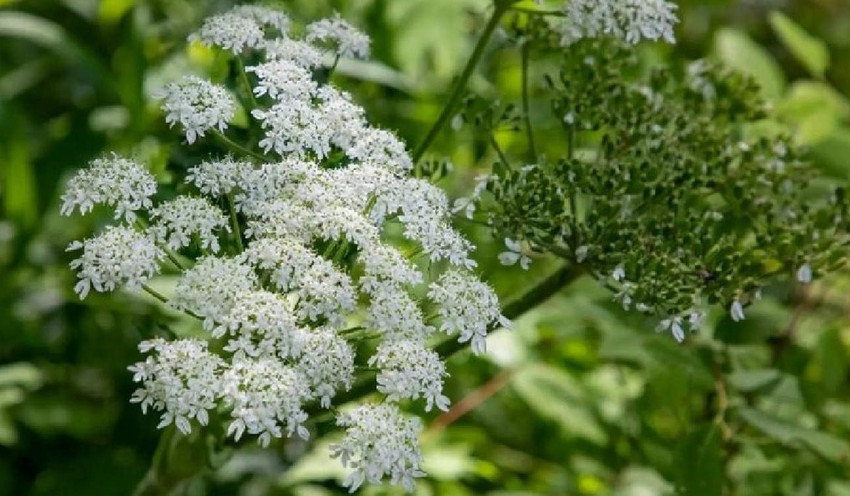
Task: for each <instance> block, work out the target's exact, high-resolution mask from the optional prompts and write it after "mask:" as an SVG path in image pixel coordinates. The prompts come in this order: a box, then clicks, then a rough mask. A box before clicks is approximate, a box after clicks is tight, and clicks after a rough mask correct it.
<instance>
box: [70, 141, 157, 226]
mask: <svg viewBox="0 0 850 496" xmlns="http://www.w3.org/2000/svg"><path fill="white" fill-rule="evenodd" d="M155 193H156V179H154V177H153V175H152V174H151V173H150V172H148V170H147V168H145V167H144V166H143V165H141V164H139V163H137V162H135V161H133V160H129V159H126V158H123V157H121V156H119V155H116V154H112V155H110V156H107V157H102V158H97V159H94V160H92V161H91V162H90V163H89V166H88V167H87V168H85V169H82V170H80V171H79V172H77V174H76V175H75V176H74V177H73V178H71V180H70V181H68V184H67V185H66V187H65V193H64V194H63V195H62V209H61V212H62V215H71V214H72V213H73V212H74V209H76V208H79V209H80V213H81V214H87V213H88V212H91V210H92V208H94V206H95V205H109V206H111V207H115V218H116V219H118V218H121V217H124V220H126V221H127V222H134V221H135V220H136V211H138V210H142V209H147V208H150V207H151V206H152V205H153V203H152V202H151V199H150V197H151V196H153V195H154V194H155Z"/></svg>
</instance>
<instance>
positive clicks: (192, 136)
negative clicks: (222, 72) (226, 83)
mask: <svg viewBox="0 0 850 496" xmlns="http://www.w3.org/2000/svg"><path fill="white" fill-rule="evenodd" d="M155 96H156V97H157V98H159V99H162V100H163V103H162V110H163V112H165V122H167V123H168V124H169V125H170V126H173V125H174V124H180V125H181V126H183V129H184V130H185V132H186V141H187V142H189V144H192V143H194V142H195V140H196V139H197V138H198V136H204V133H205V132H206V131H208V130H210V129H217V130H218V131H224V130H225V129H226V128H227V124H228V123H229V122H230V120H231V119H232V118H233V114H234V112H235V110H236V107H235V105H234V104H233V100H232V99H231V98H230V95H229V94H228V93H227V90H225V89H224V88H223V87H221V86H216V85H214V84H212V83H210V82H209V81H206V80H204V79H201V78H199V77H197V76H186V77H184V78H183V79H181V80H180V81H177V82H174V83H171V84H169V85H167V86H166V87H165V88H163V89H162V90H160V91H159V92H157V93H156V94H155Z"/></svg>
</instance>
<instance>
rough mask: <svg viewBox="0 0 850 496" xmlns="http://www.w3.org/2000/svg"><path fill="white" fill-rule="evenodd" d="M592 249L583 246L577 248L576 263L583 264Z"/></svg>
mask: <svg viewBox="0 0 850 496" xmlns="http://www.w3.org/2000/svg"><path fill="white" fill-rule="evenodd" d="M589 249H590V247H588V246H587V245H581V246H579V247H578V248H576V262H578V263H582V262H584V261H585V260H586V259H587V251H588V250H589Z"/></svg>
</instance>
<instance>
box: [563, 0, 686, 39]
mask: <svg viewBox="0 0 850 496" xmlns="http://www.w3.org/2000/svg"><path fill="white" fill-rule="evenodd" d="M676 8H677V7H676V4H674V3H671V2H668V1H666V0H570V1H569V2H566V3H565V4H564V20H563V21H562V22H560V23H559V24H558V25H557V26H556V29H557V30H558V31H559V32H560V34H561V44H562V45H564V46H568V45H571V44H572V43H575V42H576V41H578V40H580V39H582V38H598V37H601V36H612V37H614V38H619V39H621V40H623V41H625V42H626V43H631V44H636V43H638V42H639V41H641V40H642V39H647V40H653V41H655V40H659V39H663V40H664V41H666V42H668V43H675V41H676V40H675V36H674V34H673V26H674V25H675V24H676V23H677V22H678V18H677V17H676Z"/></svg>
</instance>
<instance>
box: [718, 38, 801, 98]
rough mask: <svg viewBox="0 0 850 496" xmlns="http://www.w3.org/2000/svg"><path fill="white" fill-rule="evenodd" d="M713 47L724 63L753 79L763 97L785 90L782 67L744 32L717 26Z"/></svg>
mask: <svg viewBox="0 0 850 496" xmlns="http://www.w3.org/2000/svg"><path fill="white" fill-rule="evenodd" d="M714 50H715V53H716V54H717V57H718V58H719V59H720V60H721V61H723V63H725V64H726V65H728V66H730V67H732V68H734V69H736V70H738V71H740V72H742V73H744V74H747V75H749V76H751V77H752V78H753V79H755V80H756V82H757V83H758V84H759V86H760V87H761V90H762V94H763V95H764V96H765V97H766V98H768V99H771V100H777V99H779V97H781V96H782V93H783V92H784V91H785V76H784V75H783V73H782V69H780V67H779V65H778V64H777V63H776V61H775V60H774V59H773V57H771V56H770V54H769V53H768V52H767V50H765V49H764V48H762V47H761V46H760V45H759V44H758V43H756V42H755V41H753V40H752V38H750V37H749V36H748V35H747V34H746V33H745V32H743V31H740V30H738V29H733V28H722V29H720V30H718V31H717V34H716V35H715V37H714Z"/></svg>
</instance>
